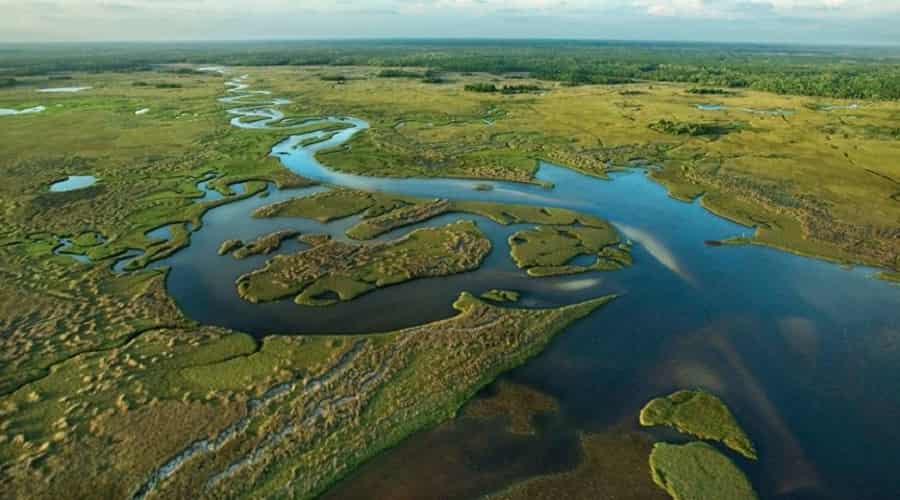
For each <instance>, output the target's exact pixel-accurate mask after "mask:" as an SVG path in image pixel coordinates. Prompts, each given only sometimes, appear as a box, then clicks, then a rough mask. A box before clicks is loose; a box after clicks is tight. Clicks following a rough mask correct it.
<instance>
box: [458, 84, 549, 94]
mask: <svg viewBox="0 0 900 500" xmlns="http://www.w3.org/2000/svg"><path fill="white" fill-rule="evenodd" d="M465 90H467V91H469V92H485V93H491V92H499V93H501V94H527V93H529V92H539V91H540V90H541V87H539V86H538V85H504V86H502V87H497V86H496V85H494V84H493V83H472V84H469V85H466V86H465Z"/></svg>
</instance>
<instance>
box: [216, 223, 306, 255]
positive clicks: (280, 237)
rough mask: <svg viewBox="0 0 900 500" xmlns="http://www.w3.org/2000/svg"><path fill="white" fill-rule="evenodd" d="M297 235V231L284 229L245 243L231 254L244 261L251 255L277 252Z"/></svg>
mask: <svg viewBox="0 0 900 500" xmlns="http://www.w3.org/2000/svg"><path fill="white" fill-rule="evenodd" d="M299 234H300V232H299V231H294V230H291V229H284V230H281V231H275V232H274V233H269V234H265V235H263V236H260V237H259V238H257V239H255V240H253V241H251V242H249V243H247V244H246V245H242V246H241V247H240V248H237V249H235V250H234V254H233V255H234V258H235V259H246V258H247V257H250V256H253V255H268V254H270V253H272V252H274V251H275V250H278V248H280V247H281V244H282V242H284V240H287V239H289V238H293V237H295V236H297V235H299ZM225 243H227V241H226V242H224V243H223V244H222V245H223V246H224V245H225ZM221 250H222V248H221V247H220V248H219V251H221Z"/></svg>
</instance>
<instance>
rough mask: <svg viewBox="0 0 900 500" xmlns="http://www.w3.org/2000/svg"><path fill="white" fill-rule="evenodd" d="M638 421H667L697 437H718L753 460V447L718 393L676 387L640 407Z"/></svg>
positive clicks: (754, 456)
mask: <svg viewBox="0 0 900 500" xmlns="http://www.w3.org/2000/svg"><path fill="white" fill-rule="evenodd" d="M640 421H641V425H644V426H654V425H667V426H669V427H674V428H675V429H677V430H678V431H680V432H683V433H685V434H690V435H692V436H696V437H698V438H700V439H709V440H713V441H719V442H721V443H722V444H724V445H725V446H727V447H729V448H731V449H732V450H734V451H736V452H738V453H740V454H741V455H743V456H745V457H747V458H749V459H752V460H755V459H756V449H755V448H754V446H753V443H752V442H751V441H750V438H748V437H747V434H745V433H744V430H743V429H742V428H741V426H740V424H738V422H737V419H735V418H734V415H733V414H732V413H731V411H730V410H729V409H728V407H727V406H726V405H725V403H723V402H722V400H721V399H719V398H718V397H716V396H714V395H712V394H710V393H708V392H704V391H678V392H675V393H673V394H670V395H669V396H666V397H662V398H656V399H654V400H652V401H650V402H649V403H647V405H646V406H644V408H643V409H642V410H641V416H640Z"/></svg>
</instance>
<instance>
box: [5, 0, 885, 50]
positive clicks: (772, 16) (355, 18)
mask: <svg viewBox="0 0 900 500" xmlns="http://www.w3.org/2000/svg"><path fill="white" fill-rule="evenodd" d="M0 12H2V13H3V16H0V41H2V42H40V41H94V40H98V41H99V40H102V41H117V40H162V41H173V40H242V39H275V38H278V39H281V38H297V39H307V38H351V37H359V38H406V37H409V38H422V37H427V38H444V37H447V38H451V37H452V38H464V37H479V38H481V37H495V38H596V39H614V40H673V41H716V42H767V43H803V44H878V45H885V44H887V45H900V0H317V1H315V2H311V1H309V0H252V1H247V0H0Z"/></svg>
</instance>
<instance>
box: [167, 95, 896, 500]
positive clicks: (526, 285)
mask: <svg viewBox="0 0 900 500" xmlns="http://www.w3.org/2000/svg"><path fill="white" fill-rule="evenodd" d="M247 81H248V79H247V77H241V78H236V79H232V80H230V81H229V82H228V86H229V95H228V96H227V97H225V98H223V99H222V101H223V102H224V103H226V104H228V103H234V104H240V105H241V106H242V107H239V108H234V109H230V110H229V113H230V114H231V115H232V116H233V117H232V124H233V125H235V126H237V127H244V128H262V127H268V128H283V129H285V130H286V131H287V132H286V133H289V130H290V129H291V128H292V127H295V126H297V124H298V122H297V121H294V120H291V119H290V118H285V116H284V114H283V113H282V112H281V111H280V110H279V109H278V106H279V105H281V104H284V103H286V102H287V100H285V99H272V98H271V97H269V94H268V92H264V91H251V90H248V89H249V84H248V83H247ZM261 99H262V100H263V101H262V102H260V100H261ZM247 101H253V102H252V103H248V102H247ZM325 121H329V122H341V123H345V124H347V125H348V127H349V128H347V129H344V130H342V131H340V132H337V133H326V134H321V133H312V134H303V135H296V136H291V137H288V138H287V139H285V140H284V141H282V142H280V143H278V144H276V145H275V146H274V147H273V148H272V155H274V156H276V157H277V158H279V159H280V160H281V162H282V164H283V165H284V166H285V167H286V168H288V169H290V170H291V171H293V172H295V173H297V174H298V175H301V176H303V177H306V178H309V179H312V180H315V181H319V182H320V183H323V184H325V185H337V186H344V187H351V188H358V189H365V190H373V191H385V192H390V193H396V194H406V195H414V196H420V197H426V198H448V199H453V200H485V201H494V202H504V203H526V204H534V205H539V206H553V207H564V208H570V209H574V210H578V211H582V212H586V213H589V214H592V215H596V216H599V217H602V218H605V219H607V220H610V221H611V222H612V223H613V224H615V225H616V226H617V227H618V228H619V229H620V230H621V231H622V232H623V234H624V235H625V236H626V237H627V238H628V239H630V240H631V241H632V242H633V243H634V249H633V256H634V265H633V266H632V267H630V268H628V269H625V270H622V271H617V272H611V273H589V274H582V275H576V276H568V277H559V278H546V279H534V278H529V277H527V276H526V275H525V274H524V273H523V272H521V271H520V270H518V269H516V267H515V266H514V265H513V263H512V261H511V259H510V258H509V255H508V246H507V243H506V239H507V237H508V236H509V234H510V233H511V232H514V231H516V230H518V229H521V226H511V227H504V226H501V225H498V224H495V223H493V222H490V221H488V220H486V219H484V218H481V217H476V216H469V215H444V216H441V217H438V218H436V219H433V220H431V221H428V222H425V223H422V224H417V225H414V226H410V227H407V228H402V229H400V230H396V231H393V232H392V233H389V234H387V235H384V236H382V237H381V238H380V239H390V238H396V237H397V236H399V235H402V234H405V233H407V232H408V231H410V230H411V229H413V228H415V227H422V226H434V225H440V224H445V223H447V222H450V221H453V220H458V219H461V218H464V219H471V220H475V221H476V222H477V223H478V225H479V226H480V227H481V228H482V229H483V230H484V231H485V233H486V234H487V235H488V236H489V237H490V239H491V241H492V243H493V245H494V249H493V251H492V252H491V254H490V256H489V257H488V259H487V260H486V261H485V263H484V265H483V266H482V267H481V268H480V269H479V270H477V271H475V272H472V273H467V274H462V275H457V276H452V277H448V278H437V279H426V280H418V281H413V282H409V283H405V284H401V285H397V286H392V287H389V288H385V289H381V290H378V291H376V292H373V293H370V294H367V295H364V296H363V297H361V298H359V299H357V300H353V301H350V302H348V303H343V304H340V305H336V306H332V307H325V308H316V307H304V306H297V305H295V304H293V303H292V302H291V301H290V300H286V301H281V302H276V303H269V304H260V305H252V304H249V303H247V302H245V301H243V300H241V299H240V298H239V297H238V296H237V294H236V291H235V286H234V280H235V278H236V277H237V276H239V275H240V274H242V273H245V272H247V271H249V270H251V269H254V268H258V267H260V266H261V265H262V264H263V262H264V261H265V259H266V258H267V257H263V256H256V257H251V258H248V259H246V260H241V261H238V260H235V259H233V258H231V257H230V256H224V257H218V256H216V249H217V248H218V246H219V244H220V243H221V242H222V241H223V240H225V239H232V238H239V239H243V240H245V241H247V240H252V239H254V238H255V237H257V236H260V235H263V234H267V233H270V232H272V231H275V230H279V229H296V230H299V231H302V232H304V233H330V234H331V235H333V236H334V237H335V238H338V239H346V236H345V235H344V234H343V232H344V230H345V229H346V228H348V227H350V226H351V225H352V224H353V223H354V222H355V221H356V220H357V218H355V217H351V218H348V219H345V220H339V221H335V222H332V223H329V224H321V223H318V222H315V221H310V220H305V219H297V218H283V219H279V218H276V219H254V218H251V217H250V216H249V214H250V212H251V211H252V210H253V209H254V208H256V207H259V206H263V205H267V204H270V203H274V202H277V201H279V200H283V199H287V198H290V197H292V196H300V195H307V194H310V193H314V192H318V191H321V190H324V189H328V187H324V186H317V187H313V188H305V189H301V190H291V191H278V190H275V189H274V188H273V187H270V189H269V192H268V196H267V197H265V198H263V197H254V198H249V199H245V200H242V201H239V202H235V203H232V204H228V205H224V206H221V207H218V208H215V209H213V210H211V211H209V212H208V213H207V214H206V215H205V216H204V219H203V227H202V229H200V230H198V231H196V232H194V233H193V235H192V238H191V244H190V247H188V248H186V249H184V250H182V251H180V252H177V253H176V254H174V255H173V256H171V257H169V258H168V259H166V260H163V261H160V262H158V263H155V264H154V265H155V266H169V267H170V268H171V271H170V274H169V277H168V281H167V287H168V290H169V292H170V294H171V295H172V296H173V297H174V298H175V300H176V301H177V302H178V304H179V305H180V306H181V307H182V308H183V310H184V311H185V313H186V314H187V315H188V316H190V317H191V318H193V319H195V320H198V321H201V322H203V323H207V324H215V325H221V326H225V327H229V328H234V329H237V330H241V331H246V332H250V333H252V334H255V335H266V334H274V333H281V334H300V333H351V332H355V333H360V332H372V331H385V330H391V329H395V328H399V327H403V326H410V325H413V324H418V323H422V322H426V321H432V320H435V319H439V318H443V317H447V316H449V315H451V314H453V311H452V309H451V307H450V304H451V303H452V301H453V299H454V298H455V297H456V296H457V295H458V294H459V292H460V291H463V290H467V291H471V292H473V293H481V292H483V291H486V290H488V289H491V288H506V289H513V290H518V291H520V292H522V304H524V305H527V306H533V307H546V306H554V305H559V304H569V303H574V302H578V301H582V300H585V299H588V298H592V297H597V296H600V295H605V294H608V293H619V294H622V296H621V298H619V299H618V300H616V301H615V302H613V303H612V304H611V305H609V306H608V307H605V308H603V309H602V310H601V311H599V312H597V313H596V314H594V315H592V316H591V317H589V318H587V319H585V320H583V321H581V322H579V323H578V324H576V325H575V326H574V327H572V328H570V329H569V330H568V331H566V332H565V333H564V334H562V335H561V336H560V337H559V338H558V340H557V341H555V342H554V343H553V344H552V345H551V347H550V348H549V349H548V351H546V352H545V353H544V354H543V355H541V356H539V357H538V358H536V359H534V360H533V361H531V362H529V363H528V364H527V365H526V366H524V367H522V368H520V369H518V370H516V371H514V372H513V373H511V374H509V375H507V376H506V378H507V379H509V380H513V381H516V382H519V383H523V384H527V385H529V386H531V387H535V388H538V389H540V390H542V391H545V392H546V393H548V394H550V395H552V396H554V397H556V398H557V399H558V400H559V402H560V406H561V412H560V414H559V415H557V416H555V417H554V418H553V419H551V420H552V424H550V423H548V424H546V425H542V426H541V429H542V430H541V433H540V435H539V436H538V437H537V438H534V439H530V440H525V441H521V440H514V439H513V438H511V437H510V436H509V435H508V434H506V433H503V432H501V431H498V430H497V429H495V428H493V427H489V424H486V423H477V422H472V421H469V420H466V419H458V420H456V421H454V422H450V423H448V424H446V425H444V426H442V427H441V428H439V429H436V430H433V431H429V432H424V433H421V434H419V435H416V436H414V437H412V438H411V439H410V440H409V441H408V442H407V443H406V444H404V445H403V446H401V447H399V448H397V449H395V450H392V451H389V452H387V453H385V454H383V455H382V456H380V457H378V458H376V459H375V460H373V461H371V462H370V463H368V464H366V465H364V466H363V467H362V468H361V470H360V471H359V472H358V473H357V474H355V475H354V476H353V477H351V478H350V479H349V480H347V481H345V482H344V483H342V484H341V485H340V486H339V487H338V489H337V490H336V492H335V495H336V496H339V497H347V498H383V499H388V498H391V499H395V498H466V497H470V496H472V495H474V494H480V493H485V492H488V491H491V490H494V489H496V488H499V487H502V486H504V485H506V484H509V483H510V482H512V481H514V480H516V479H518V478H520V477H523V476H525V475H529V474H534V473H539V472H549V471H559V470H566V469H570V468H572V467H574V466H575V464H576V463H577V461H578V456H579V453H578V448H577V439H576V436H577V434H576V433H577V432H579V431H587V432H598V433H603V432H622V430H623V429H624V430H625V431H628V430H637V422H636V420H637V413H638V411H639V409H640V407H641V405H642V404H643V403H644V402H646V401H647V400H648V399H650V398H652V397H655V396H658V395H661V394H664V393H667V392H669V391H672V390H675V389H680V388H686V387H703V388H707V389H709V390H711V391H714V392H715V393H717V394H719V395H721V396H722V397H723V398H724V399H725V400H726V401H727V403H728V404H729V405H730V406H731V407H732V408H733V410H734V411H735V413H736V414H737V415H738V417H739V419H740V420H741V421H742V422H743V423H745V427H746V428H747V429H748V431H749V433H750V435H751V437H752V438H753V439H754V440H755V441H756V444H757V447H758V449H759V451H760V460H759V462H758V463H757V464H751V463H744V462H741V463H740V464H739V465H740V466H741V467H743V468H744V469H745V470H746V471H747V473H748V475H749V477H750V478H751V480H752V481H753V483H754V486H755V487H756V488H757V490H758V491H759V493H760V495H761V497H763V498H822V499H825V498H858V499H859V498H896V497H900V476H898V475H897V474H896V470H895V467H894V465H895V464H897V463H900V428H898V426H895V425H893V420H894V418H893V417H897V416H900V375H898V373H900V371H898V367H900V288H898V287H897V286H894V285H891V284H889V283H887V282H884V281H879V280H875V279H872V278H871V277H870V275H871V274H872V272H873V270H871V269H864V268H856V269H850V268H847V267H842V266H838V265H834V264H831V263H827V262H823V261H819V260H814V259H809V258H804V257H799V256H795V255H791V254H788V253H784V252H781V251H777V250H773V249H769V248H764V247H759V246H709V245H707V244H705V243H704V242H705V241H708V240H720V239H725V238H728V237H732V236H740V235H749V234H750V233H751V232H752V229H750V228H747V227H743V226H739V225H736V224H734V223H731V222H729V221H727V220H724V219H722V218H719V217H717V216H715V215H713V214H711V213H710V212H708V211H706V210H705V209H703V208H702V207H701V206H700V205H699V204H698V203H683V202H680V201H676V200H674V199H672V198H670V197H669V196H668V195H667V193H666V190H665V189H664V188H663V187H662V186H660V185H658V184H657V183H655V182H653V181H652V180H651V179H650V178H649V177H648V176H647V175H646V172H643V171H640V170H634V171H627V172H621V173H616V174H613V175H612V179H611V180H603V179H599V178H595V177H591V176H587V175H584V174H581V173H578V172H576V171H574V170H570V169H567V168H564V167H561V166H557V165H552V164H549V163H545V162H542V163H541V164H540V168H539V170H538V172H537V179H538V180H540V181H544V182H546V183H550V184H552V185H553V187H552V188H547V187H542V186H538V185H529V184H520V183H511V182H494V181H491V182H489V183H490V184H491V185H492V186H493V189H492V190H483V189H476V187H478V185H483V184H485V181H476V180H462V179H436V178H435V179H432V178H429V179H420V178H415V179H410V178H373V177H365V176H358V175H352V174H347V173H341V172H337V171H334V170H331V169H329V168H328V167H326V166H324V165H322V164H321V163H320V162H318V161H317V160H316V158H315V155H316V153H317V152H318V151H321V150H323V149H327V148H330V147H333V146H336V145H340V144H343V143H345V142H346V141H348V140H350V139H351V138H352V137H353V136H354V135H355V134H357V133H359V132H360V131H362V130H365V129H366V128H367V127H368V124H367V123H366V122H365V121H363V120H360V119H357V118H349V117H333V118H327V119H325ZM316 134H320V135H319V137H321V138H324V140H323V141H322V142H319V143H317V144H314V145H311V146H308V147H299V146H298V144H301V143H304V141H306V140H308V139H310V138H311V137H316ZM201 187H202V188H204V189H205V185H203V186H201ZM207 191H208V190H207ZM301 247H302V244H300V243H297V242H292V243H289V244H287V245H285V246H283V247H282V248H281V249H280V250H279V251H278V253H285V252H294V251H297V250H298V249H299V248H301ZM486 426H488V427H486ZM491 429H493V430H491ZM488 431H490V432H488ZM510 443H514V445H513V444H510ZM423 450H424V451H423ZM502 450H506V451H508V453H506V452H503V451H502ZM423 453H424V456H423ZM460 456H464V457H465V460H464V461H463V462H465V463H464V464H462V465H461V464H460V463H459V460H458V459H459V457H460ZM648 474H649V472H648ZM388 480H389V481H388ZM610 480H611V481H612V482H614V481H615V479H614V478H611V479H610Z"/></svg>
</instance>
